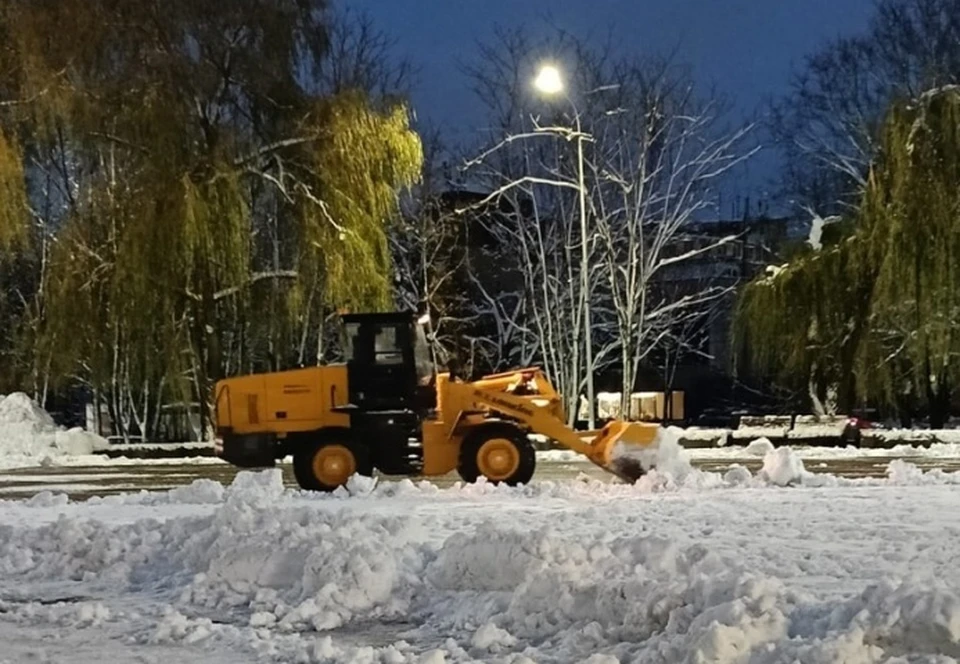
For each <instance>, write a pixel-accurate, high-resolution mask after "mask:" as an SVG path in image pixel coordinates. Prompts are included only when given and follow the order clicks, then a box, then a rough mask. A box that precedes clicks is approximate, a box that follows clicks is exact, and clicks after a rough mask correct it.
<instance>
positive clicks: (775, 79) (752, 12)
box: [349, 0, 872, 212]
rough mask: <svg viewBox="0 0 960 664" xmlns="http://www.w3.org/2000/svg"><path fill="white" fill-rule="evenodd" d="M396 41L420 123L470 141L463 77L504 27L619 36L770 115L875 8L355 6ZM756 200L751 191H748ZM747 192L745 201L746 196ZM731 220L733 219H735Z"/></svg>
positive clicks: (750, 109)
mask: <svg viewBox="0 0 960 664" xmlns="http://www.w3.org/2000/svg"><path fill="white" fill-rule="evenodd" d="M349 4H350V6H351V7H356V8H358V9H365V10H367V11H368V12H369V13H370V15H371V16H372V17H373V18H374V19H375V21H376V22H377V25H378V27H380V28H381V29H382V30H384V31H385V32H387V33H388V34H390V35H391V36H392V37H393V38H395V39H396V40H397V50H398V51H399V54H401V55H404V56H406V57H408V58H409V59H411V60H412V61H413V63H414V64H415V65H416V66H417V67H418V69H419V76H418V81H417V86H416V88H415V90H414V97H413V104H414V109H415V111H416V113H417V115H418V117H419V118H421V119H423V120H425V121H426V122H427V123H429V124H430V125H432V126H440V127H441V128H442V129H443V131H444V132H445V134H446V135H447V136H448V137H449V138H451V139H452V140H454V141H457V140H467V139H469V138H470V135H471V134H472V133H473V132H476V131H477V130H478V128H479V127H480V124H481V122H482V118H481V117H480V115H479V112H478V111H477V110H476V109H475V107H474V103H473V101H474V100H473V98H472V95H471V93H470V91H469V90H468V89H467V82H466V81H465V80H464V78H463V76H462V74H461V72H460V71H459V69H458V61H459V62H470V61H471V60H472V59H473V58H474V56H475V44H476V42H477V40H478V39H481V40H487V39H489V38H490V37H491V33H492V29H493V28H494V26H496V25H501V26H504V27H514V26H517V25H523V26H527V27H528V28H529V29H530V30H531V32H532V33H534V34H536V33H538V32H541V31H544V30H545V29H547V27H548V24H547V21H546V20H545V19H546V18H549V21H550V22H552V23H553V24H555V25H558V26H560V27H562V28H563V29H565V30H567V31H569V32H571V33H574V34H576V35H578V36H583V37H589V36H591V35H599V36H602V35H605V34H606V33H607V31H608V30H609V29H610V28H611V27H613V31H614V35H615V37H616V38H617V39H618V41H619V42H620V43H622V44H624V45H631V47H632V48H635V49H636V50H637V52H641V53H643V52H654V53H661V54H666V53H668V52H671V51H673V50H674V49H676V52H677V59H678V60H679V61H681V62H684V63H686V64H689V65H691V66H693V67H694V71H695V74H696V76H697V78H698V80H700V81H703V82H709V83H713V84H715V85H716V86H717V87H718V89H719V90H720V91H721V92H723V93H724V94H726V95H728V96H730V97H732V98H733V100H734V101H735V102H736V103H737V105H738V111H739V112H740V113H742V114H748V113H754V112H756V111H758V110H762V103H763V102H764V100H765V99H767V98H769V96H771V95H778V94H780V93H782V92H783V91H784V89H785V86H786V84H787V82H788V81H789V77H790V72H791V68H792V67H794V66H798V65H800V64H801V62H802V59H803V57H804V56H805V55H807V54H809V53H812V52H814V51H815V50H816V49H817V48H818V46H820V45H821V44H823V43H824V42H825V41H827V40H829V39H831V38H834V37H836V36H839V35H848V34H853V33H857V32H860V31H862V30H863V29H864V28H865V27H866V25H867V23H868V21H869V17H870V13H871V6H872V1H871V0H350V3H349ZM775 167H776V162H775V160H774V159H773V155H761V158H760V159H755V160H754V162H753V165H752V166H751V167H750V169H749V172H747V173H746V174H745V176H744V178H743V180H741V184H738V185H737V186H736V188H737V189H738V190H737V191H733V192H728V194H729V196H730V197H731V198H732V197H733V195H735V194H739V193H752V194H753V195H754V196H756V194H757V191H758V190H759V189H761V188H762V186H763V184H764V180H765V179H766V178H767V177H770V176H771V175H772V174H771V173H770V171H771V169H772V168H775ZM748 189H749V190H752V191H748ZM741 190H742V191H741ZM727 212H729V210H727Z"/></svg>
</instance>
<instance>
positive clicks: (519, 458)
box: [457, 423, 537, 486]
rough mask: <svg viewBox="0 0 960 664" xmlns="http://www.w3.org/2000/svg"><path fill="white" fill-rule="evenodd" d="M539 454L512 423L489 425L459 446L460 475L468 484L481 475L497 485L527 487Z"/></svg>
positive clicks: (480, 428) (470, 434)
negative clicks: (524, 485) (523, 485)
mask: <svg viewBox="0 0 960 664" xmlns="http://www.w3.org/2000/svg"><path fill="white" fill-rule="evenodd" d="M536 465H537V454H536V450H535V449H534V447H533V443H531V442H530V439H529V438H527V435H526V434H525V433H524V432H523V431H522V430H521V429H519V428H517V427H515V426H513V425H511V424H506V423H504V424H489V425H485V426H481V427H479V428H477V430H475V431H473V432H471V433H469V434H468V435H467V437H466V438H465V439H464V441H463V444H462V445H461V446H460V459H459V464H458V465H457V472H458V473H459V474H460V477H462V478H463V479H464V480H465V481H467V482H476V481H477V479H479V478H480V477H481V476H483V477H485V478H487V480H488V481H490V482H493V483H494V484H500V483H503V484H508V485H511V486H514V485H517V484H526V483H528V482H529V481H530V480H531V478H533V472H534V470H535V469H536Z"/></svg>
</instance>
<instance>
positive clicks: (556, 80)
mask: <svg viewBox="0 0 960 664" xmlns="http://www.w3.org/2000/svg"><path fill="white" fill-rule="evenodd" d="M533 84H534V86H535V87H536V88H537V89H538V90H539V91H540V92H543V93H544V94H547V95H555V94H560V93H563V94H564V96H565V97H566V98H567V101H568V102H569V103H570V105H571V106H572V107H573V115H574V118H575V120H576V123H577V130H576V137H577V184H578V189H579V193H580V237H581V242H580V252H581V261H582V263H581V265H580V293H581V297H583V298H584V307H583V328H584V330H583V331H584V349H585V351H586V354H585V357H584V359H585V361H586V370H587V424H588V426H589V427H590V429H595V428H596V417H595V404H594V390H593V330H592V326H591V324H590V298H589V296H588V287H589V285H590V281H589V272H590V271H589V269H588V266H587V261H588V259H589V252H588V251H587V188H586V186H585V185H584V177H583V139H584V134H583V131H582V130H581V127H580V113H579V111H577V107H576V105H575V104H574V103H573V100H572V99H570V97H569V95H567V94H565V92H564V84H563V77H562V76H561V75H560V70H559V69H557V68H556V67H555V66H554V65H549V64H546V65H543V66H542V67H541V68H540V71H539V73H538V74H537V77H536V79H534V82H533Z"/></svg>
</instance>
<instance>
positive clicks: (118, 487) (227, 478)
mask: <svg viewBox="0 0 960 664" xmlns="http://www.w3.org/2000/svg"><path fill="white" fill-rule="evenodd" d="M799 453H800V455H801V457H804V454H803V452H802V451H800V452H799ZM894 459H904V460H905V461H909V462H910V463H913V464H915V465H917V466H918V467H919V468H921V469H922V470H924V471H927V470H931V469H934V468H940V469H943V470H944V471H947V472H956V471H960V456H958V457H940V456H924V455H921V454H911V455H896V454H892V453H891V454H884V455H878V454H876V452H873V453H870V454H867V453H865V454H863V455H861V456H844V457H839V458H818V457H817V456H812V457H809V458H804V463H805V465H806V468H807V470H809V471H811V472H814V473H830V474H833V475H837V476H842V477H883V476H884V475H885V474H886V470H887V466H888V464H889V463H890V461H892V460H894ZM208 461H210V462H208V463H177V462H176V461H175V460H172V459H171V460H169V462H168V463H164V464H156V463H148V462H144V463H142V464H140V463H135V464H128V465H111V464H109V463H104V464H103V465H90V466H77V467H37V468H21V469H17V470H6V471H0V500H2V499H20V498H29V497H31V496H34V495H36V494H37V493H40V492H41V491H53V492H55V493H66V494H67V495H68V496H70V498H71V499H73V500H83V499H86V498H89V497H91V496H106V495H110V494H116V493H124V492H132V491H141V490H146V491H165V490H169V489H173V488H175V487H178V486H183V485H186V484H190V483H191V482H193V481H194V480H196V479H200V478H207V479H212V480H215V481H217V482H221V483H223V484H229V483H230V482H232V481H233V478H234V476H235V475H236V474H237V472H238V470H239V469H237V468H234V467H233V466H230V465H228V464H226V463H222V462H219V461H213V460H208ZM691 461H692V463H693V465H694V466H695V467H697V468H700V469H702V470H706V471H714V472H723V471H725V470H726V469H727V468H729V467H730V466H731V465H732V464H740V465H742V466H745V467H747V468H748V469H749V470H750V471H751V473H756V472H758V471H759V470H760V468H761V467H762V465H763V459H762V458H760V457H756V456H747V455H744V456H729V455H723V456H720V455H711V452H710V451H707V452H703V451H695V452H693V458H692V459H691ZM280 467H281V468H282V469H283V475H284V482H285V483H286V484H287V486H290V487H296V481H295V480H294V478H293V469H292V468H291V466H290V465H289V464H288V463H283V464H280ZM580 474H584V475H587V476H589V477H590V478H593V479H597V480H601V481H613V482H616V481H619V480H617V479H616V478H614V477H612V476H611V475H609V474H607V473H605V472H604V471H602V470H600V469H599V468H597V467H595V466H593V465H592V464H590V463H589V462H585V461H580V460H574V461H566V460H563V461H561V460H539V461H538V463H537V472H536V474H535V475H534V481H535V482H536V481H543V480H554V481H556V480H572V479H575V478H576V477H578V476H579V475H580ZM385 479H387V480H391V479H399V478H385ZM459 480H460V478H459V477H458V476H457V474H456V473H450V474H449V475H445V476H443V477H439V478H431V479H430V480H429V481H430V482H433V483H434V484H436V485H438V486H441V487H443V486H450V485H452V484H454V483H455V482H457V481H459Z"/></svg>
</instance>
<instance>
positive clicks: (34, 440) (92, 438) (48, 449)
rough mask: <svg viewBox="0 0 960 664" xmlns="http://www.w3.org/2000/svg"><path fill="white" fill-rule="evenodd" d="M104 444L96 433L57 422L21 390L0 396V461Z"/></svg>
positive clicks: (97, 447) (87, 451)
mask: <svg viewBox="0 0 960 664" xmlns="http://www.w3.org/2000/svg"><path fill="white" fill-rule="evenodd" d="M106 447H107V441H106V440H104V439H103V438H101V437H100V436H98V435H96V434H93V433H90V432H88V431H84V430H83V429H81V428H74V429H69V430H67V429H64V428H63V427H60V426H57V424H56V423H55V422H54V421H53V418H52V417H50V414H49V413H48V412H46V411H45V410H43V409H42V408H40V406H38V405H37V403H36V402H35V401H33V399H31V398H30V397H29V396H27V395H26V394H23V393H22V392H15V393H14V394H10V395H8V396H6V397H2V398H0V463H3V461H4V460H8V459H12V460H14V461H16V460H18V459H21V460H22V459H23V458H31V459H43V458H45V457H49V456H61V455H84V454H93V453H94V452H95V451H98V450H103V449H106Z"/></svg>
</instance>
